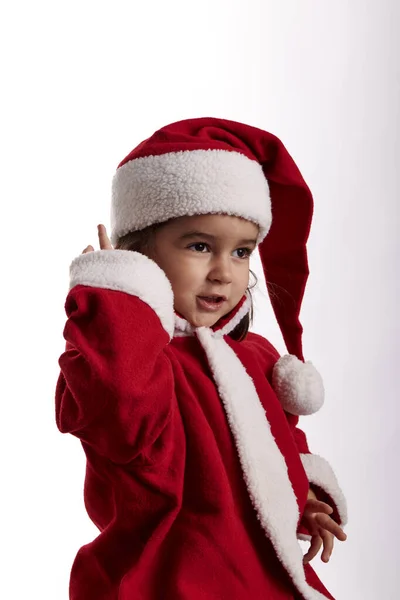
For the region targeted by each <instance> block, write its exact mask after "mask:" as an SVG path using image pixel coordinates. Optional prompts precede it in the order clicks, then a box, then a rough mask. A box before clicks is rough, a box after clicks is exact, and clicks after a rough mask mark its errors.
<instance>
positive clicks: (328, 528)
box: [301, 497, 347, 563]
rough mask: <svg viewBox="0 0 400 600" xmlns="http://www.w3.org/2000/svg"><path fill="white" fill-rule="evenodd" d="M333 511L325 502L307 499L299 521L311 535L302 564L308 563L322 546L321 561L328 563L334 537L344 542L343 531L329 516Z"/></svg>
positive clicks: (345, 537) (345, 536)
mask: <svg viewBox="0 0 400 600" xmlns="http://www.w3.org/2000/svg"><path fill="white" fill-rule="evenodd" d="M332 512H333V509H332V507H331V506H329V505H328V504H325V502H320V501H319V500H317V499H316V498H312V497H309V499H308V500H307V504H306V507H305V510H304V513H303V517H302V519H301V523H302V524H303V525H305V527H306V528H307V530H308V531H309V532H310V535H311V545H310V548H309V549H308V552H307V554H305V556H304V558H303V561H304V563H308V562H310V560H312V559H313V558H314V557H315V556H316V555H317V554H318V552H319V550H320V548H321V546H322V544H323V545H324V548H323V552H322V555H321V560H322V561H323V562H328V561H329V559H330V557H331V554H332V551H333V543H334V539H335V537H336V538H337V539H338V540H340V541H341V542H344V541H345V540H346V539H347V535H346V534H345V532H344V531H343V529H342V528H341V527H340V525H338V524H337V523H336V521H334V520H333V519H331V517H330V516H329V515H330V514H331V513H332Z"/></svg>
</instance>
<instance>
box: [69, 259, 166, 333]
mask: <svg viewBox="0 0 400 600" xmlns="http://www.w3.org/2000/svg"><path fill="white" fill-rule="evenodd" d="M76 285H88V286H91V287H99V288H105V289H108V290H118V291H120V292H126V293H127V294H131V295H132V296H137V297H138V298H140V299H141V300H143V302H146V304H148V305H149V306H150V307H151V308H152V309H153V310H154V312H155V313H156V314H157V316H158V317H159V319H160V321H161V324H162V326H163V327H164V329H165V331H166V332H167V333H168V335H169V336H170V338H171V337H172V335H173V331H174V309H173V305H174V297H173V292H172V288H171V284H170V282H169V280H168V279H167V277H166V275H165V273H164V271H163V270H162V269H160V267H159V266H158V265H157V264H156V263H155V262H154V261H152V260H151V259H150V258H147V256H144V255H143V254H140V253H139V252H131V251H130V250H97V251H96V252H87V253H86V254H81V255H80V256H78V257H77V258H75V260H73V262H72V263H71V266H70V289H72V288H73V287H74V286H76Z"/></svg>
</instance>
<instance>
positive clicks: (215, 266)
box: [208, 256, 232, 283]
mask: <svg viewBox="0 0 400 600" xmlns="http://www.w3.org/2000/svg"><path fill="white" fill-rule="evenodd" d="M208 279H209V280H210V281H218V282H219V283H231V282H232V264H231V260H230V257H224V256H217V257H214V259H213V261H212V263H211V265H210V270H209V273H208Z"/></svg>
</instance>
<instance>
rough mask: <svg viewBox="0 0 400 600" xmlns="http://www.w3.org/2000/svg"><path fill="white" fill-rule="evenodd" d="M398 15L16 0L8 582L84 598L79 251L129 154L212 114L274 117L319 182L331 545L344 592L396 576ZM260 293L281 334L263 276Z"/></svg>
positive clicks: (310, 423) (319, 297) (269, 332)
mask: <svg viewBox="0 0 400 600" xmlns="http://www.w3.org/2000/svg"><path fill="white" fill-rule="evenodd" d="M399 17H400V4H399V3H398V2H397V0H376V1H375V2H373V1H372V0H364V1H363V2H362V1H361V0H352V2H349V1H347V0H336V1H335V2H325V1H324V0H298V1H296V0H292V1H288V0H281V1H280V2H276V1H273V0H258V1H257V0H202V1H201V2H200V0H199V1H198V2H187V1H185V0H180V1H179V0H170V1H169V2H164V1H163V0H158V1H151V0H147V1H146V2H137V1H136V2H135V0H130V1H125V2H124V1H120V0H113V2H104V1H101V0H97V1H96V2H94V1H85V0H79V1H77V0H70V1H69V2H68V3H67V2H63V3H61V2H55V1H54V0H52V1H51V2H50V1H47V2H46V1H44V0H36V2H28V1H27V0H25V1H23V0H22V1H20V2H18V1H15V2H13V3H11V2H9V3H8V5H7V6H6V4H5V3H4V4H3V7H2V9H1V14H0V45H1V47H0V51H1V57H2V70H1V85H2V92H1V100H0V102H1V113H0V119H1V123H0V125H1V134H0V144H1V157H0V158H1V163H0V164H1V183H0V185H1V206H2V213H1V214H2V223H3V227H2V240H3V241H2V247H3V258H2V272H3V276H2V293H1V296H0V297H1V341H2V344H1V352H2V361H1V362H2V365H3V369H2V377H1V382H2V389H1V415H2V424H1V456H2V467H1V470H2V478H1V482H2V486H1V487H2V493H1V500H0V502H1V515H2V525H1V544H0V547H1V553H2V555H3V556H2V558H1V577H0V597H1V598H4V599H7V600H25V599H26V598H29V599H32V600H36V599H37V600H55V599H57V600H67V597H68V591H67V590H68V580H69V571H70V567H71V564H72V561H73V559H74V557H75V554H76V552H77V550H78V549H79V547H80V546H81V545H82V544H84V543H86V542H88V541H90V540H91V539H92V538H93V537H94V536H95V535H96V532H97V530H96V529H95V527H94V525H92V524H91V522H90V521H89V519H88V517H87V516H86V513H85V509H84V505H83V497H82V493H83V477H84V467H85V463H84V454H83V451H82V450H81V447H80V444H79V442H78V441H77V440H76V439H75V438H73V437H72V436H63V435H62V434H60V433H59V432H58V430H57V429H56V425H55V420H54V387H55V383H56V379H57V375H58V364H57V360H58V356H59V354H60V353H61V352H62V350H63V346H64V342H63V338H62V329H63V326H64V312H63V304H64V300H65V295H66V291H67V286H68V267H69V263H70V261H71V260H72V259H73V258H74V257H75V256H76V255H77V254H79V253H80V252H81V250H82V249H83V248H84V247H85V246H86V245H87V244H89V243H92V244H95V243H96V225H97V223H98V222H105V223H106V225H108V223H109V221H108V218H109V201H110V183H111V178H112V175H113V173H114V169H115V168H116V166H117V164H118V162H119V161H120V160H121V159H122V158H123V157H124V156H125V155H126V154H127V153H128V152H129V151H130V150H131V149H132V148H133V147H134V146H135V145H136V144H137V143H138V142H139V141H141V140H142V139H143V138H145V137H148V136H149V135H151V134H152V133H153V131H155V130H156V129H157V128H158V127H160V126H162V125H164V124H167V123H169V122H172V121H175V120H179V119H183V118H188V117H198V116H219V117H225V118H229V119H234V120H239V121H244V122H247V123H249V124H252V125H255V126H258V127H261V128H263V129H267V130H269V131H272V132H273V133H275V134H276V135H278V136H279V137H281V139H282V140H283V141H284V143H285V145H286V146H287V147H288V149H289V151H290V152H291V154H292V155H293V157H294V158H295V160H296V162H297V163H298V165H299V167H300V169H301V171H302V173H303V175H304V177H305V179H306V181H307V182H308V184H309V185H310V187H311V189H312V191H313V194H314V198H315V217H314V223H313V229H312V235H311V238H310V243H309V259H310V268H311V276H310V279H309V284H308V286H307V290H306V295H305V300H304V304H303V311H302V321H303V324H304V329H305V333H304V348H305V354H306V358H308V359H310V360H312V361H313V362H314V364H315V365H316V366H317V367H318V369H319V370H320V371H321V372H322V374H323V376H324V380H325V385H326V390H327V394H326V396H327V397H326V404H325V407H324V408H323V409H322V410H321V411H320V412H319V413H318V414H317V415H315V416H313V417H308V418H306V419H303V420H302V426H303V428H304V429H305V431H306V432H307V435H308V438H309V443H310V446H311V449H312V450H313V451H314V452H316V453H319V454H321V455H322V456H324V457H325V458H327V459H328V460H329V461H330V462H331V464H332V465H333V467H334V468H335V470H336V473H337V476H338V478H339V480H340V482H341V484H342V487H343V489H344V491H345V494H346V496H347V499H348V502H349V515H350V522H349V525H348V527H347V533H348V541H347V542H346V543H344V544H340V543H338V544H337V546H336V548H335V551H334V554H333V557H332V559H331V561H330V563H329V564H328V565H323V564H322V562H321V561H320V559H319V558H317V559H315V560H314V562H313V564H314V565H315V568H316V569H317V571H318V573H319V574H320V576H321V577H322V580H323V581H324V583H325V584H326V586H327V587H328V589H330V591H331V592H332V593H333V595H335V597H336V598H337V599H338V600H357V599H362V600H376V599H380V598H385V600H394V599H395V598H398V597H399V595H400V576H399V569H398V563H399V550H398V540H399V537H400V526H399V519H398V510H397V504H398V498H399V491H400V490H399V483H398V473H399V469H398V464H397V457H396V454H397V451H398V446H397V443H398V437H399V433H400V431H399V424H398V419H399V417H400V411H399V408H398V406H397V400H398V398H397V397H398V392H399V385H398V380H397V377H396V375H397V373H396V366H397V365H396V361H395V357H396V355H398V353H399V350H400V348H399V344H398V333H399V319H398V315H397V312H396V308H397V303H398V301H399V275H400V274H399V262H398V260H397V259H396V254H398V253H399V250H400V248H399V242H398V238H397V235H396V234H397V229H398V227H399V221H400V220H399V213H398V208H397V206H396V202H397V201H398V197H399V193H400V181H399V168H398V165H399V159H400V147H399V146H400V124H399V107H400V88H399V83H400V73H399V71H400V68H399V64H400V61H399V60H398V56H399V55H400V44H399V42H397V40H396V36H397V35H398V29H399V25H400V18H399ZM255 268H256V269H257V270H258V272H259V275H261V274H260V271H259V268H258V267H257V264H256V266H255ZM256 307H257V313H256V322H255V330H256V331H258V332H260V333H262V334H264V335H266V336H267V337H269V338H270V339H271V341H272V342H273V343H275V345H276V346H277V347H278V349H279V350H280V351H281V352H284V347H283V344H282V341H281V336H280V333H279V331H278V330H277V327H276V326H275V324H274V320H273V317H272V316H271V312H270V310H269V309H268V301H267V299H266V296H265V290H264V292H263V289H262V285H261V286H260V291H258V292H257V293H256ZM397 370H398V369H397Z"/></svg>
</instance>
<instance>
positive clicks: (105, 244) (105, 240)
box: [82, 225, 114, 254]
mask: <svg viewBox="0 0 400 600" xmlns="http://www.w3.org/2000/svg"><path fill="white" fill-rule="evenodd" d="M97 233H98V236H99V244H100V250H114V248H113V246H112V244H111V241H110V238H109V237H108V235H107V230H106V228H105V226H104V225H97ZM88 252H94V248H93V246H90V245H89V246H86V248H85V249H84V251H83V252H82V254H87V253H88Z"/></svg>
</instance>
